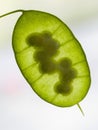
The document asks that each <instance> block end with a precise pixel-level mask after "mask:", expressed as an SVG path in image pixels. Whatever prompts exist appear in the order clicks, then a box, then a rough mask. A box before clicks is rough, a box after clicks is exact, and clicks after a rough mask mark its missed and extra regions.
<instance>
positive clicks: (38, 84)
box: [12, 10, 90, 107]
mask: <svg viewBox="0 0 98 130" xmlns="http://www.w3.org/2000/svg"><path fill="white" fill-rule="evenodd" d="M12 42H13V49H14V53H15V58H16V61H17V64H18V66H19V68H20V70H21V72H22V74H23V75H24V77H25V78H26V80H27V81H28V83H29V84H30V86H31V87H32V89H33V90H34V91H35V92H36V93H37V94H38V95H39V96H40V97H41V98H42V99H44V100H45V101H47V102H49V103H51V104H54V105H56V106H61V107H68V106H72V105H75V104H78V103H79V102H80V101H81V100H82V99H83V98H84V97H85V96H86V94H87V92H88V90H89V87H90V71H89V67H88V63H87V60H86V56H85V54H84V51H83V49H82V47H81V45H80V43H79V42H78V41H77V40H76V38H75V37H74V35H73V34H72V32H71V31H70V29H69V28H68V27H67V26H66V25H65V24H64V23H63V22H62V21H61V20H60V19H58V18H57V17H56V16H53V15H51V14H48V13H45V12H40V11H33V10H32V11H31V10H30V11H23V14H22V15H21V16H20V18H19V19H18V21H17V23H16V25H15V28H14V32H13V37H12Z"/></svg>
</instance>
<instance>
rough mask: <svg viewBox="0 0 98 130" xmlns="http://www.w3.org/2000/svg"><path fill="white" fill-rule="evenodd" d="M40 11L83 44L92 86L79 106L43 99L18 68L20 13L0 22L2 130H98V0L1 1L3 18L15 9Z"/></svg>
mask: <svg viewBox="0 0 98 130" xmlns="http://www.w3.org/2000/svg"><path fill="white" fill-rule="evenodd" d="M16 9H26V10H31V9H33V10H41V11H45V12H49V13H52V14H54V15H56V16H57V17H59V18H60V19H61V20H63V21H64V22H65V23H66V24H67V25H68V26H69V28H70V29H71V30H72V32H73V33H74V35H75V36H76V38H77V39H78V40H79V41H80V43H81V45H82V47H83V49H84V51H85V53H86V56H87V59H88V63H89V66H90V70H91V77H92V83H91V87H90V90H89V92H88V94H87V96H86V97H85V99H84V100H83V101H82V102H81V103H80V105H81V107H82V108H83V111H84V113H85V116H84V117H83V116H82V114H81V112H80V110H79V109H78V107H77V106H76V105H75V106H73V107H69V108H59V107H56V106H53V105H51V104H49V103H47V102H45V101H43V100H42V99H40V98H39V97H38V96H37V95H36V94H35V93H34V92H33V90H32V89H31V87H30V86H29V85H28V83H27V82H26V81H25V79H24V78H23V76H22V74H21V73H20V70H19V68H18V67H17V64H16V61H15V58H14V54H13V50H12V45H11V42H12V41H11V39H12V31H13V28H14V25H15V23H16V21H17V19H18V18H19V16H20V13H17V14H12V15H10V16H6V17H4V18H1V19H0V130H92V129H93V130H98V57H97V56H98V0H5V1H2V0H0V15H2V14H4V13H7V12H10V11H13V10H16Z"/></svg>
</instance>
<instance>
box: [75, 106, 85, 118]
mask: <svg viewBox="0 0 98 130" xmlns="http://www.w3.org/2000/svg"><path fill="white" fill-rule="evenodd" d="M77 106H78V108H79V109H80V111H81V113H82V115H83V116H84V112H83V110H82V108H81V106H80V105H79V104H77Z"/></svg>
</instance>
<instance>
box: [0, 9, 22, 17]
mask: <svg viewBox="0 0 98 130" xmlns="http://www.w3.org/2000/svg"><path fill="white" fill-rule="evenodd" d="M17 12H24V10H14V11H11V12H9V13H6V14H3V15H1V16H0V18H2V17H5V16H7V15H10V14H13V13H17Z"/></svg>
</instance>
